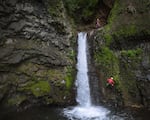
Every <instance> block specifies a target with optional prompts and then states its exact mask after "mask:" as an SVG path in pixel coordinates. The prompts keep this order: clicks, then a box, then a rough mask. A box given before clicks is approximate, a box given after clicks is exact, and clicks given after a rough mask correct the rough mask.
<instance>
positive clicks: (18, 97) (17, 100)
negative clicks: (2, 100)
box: [7, 95, 27, 106]
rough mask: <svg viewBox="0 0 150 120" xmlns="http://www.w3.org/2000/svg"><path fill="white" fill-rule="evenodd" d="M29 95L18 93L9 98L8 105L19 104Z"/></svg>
mask: <svg viewBox="0 0 150 120" xmlns="http://www.w3.org/2000/svg"><path fill="white" fill-rule="evenodd" d="M26 99H27V97H26V96H25V95H16V96H12V97H11V98H9V99H8V101H7V105H8V106H14V105H15V106H19V105H20V104H21V103H22V102H23V101H25V100H26Z"/></svg>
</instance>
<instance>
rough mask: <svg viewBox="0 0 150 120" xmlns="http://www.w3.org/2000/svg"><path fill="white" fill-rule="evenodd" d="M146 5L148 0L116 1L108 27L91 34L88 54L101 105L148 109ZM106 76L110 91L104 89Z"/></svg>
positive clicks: (149, 39) (149, 60)
mask: <svg viewBox="0 0 150 120" xmlns="http://www.w3.org/2000/svg"><path fill="white" fill-rule="evenodd" d="M148 6H149V1H148V0H146V1H136V0H132V1H123V0H116V1H115V4H114V6H113V8H112V10H111V13H110V16H109V19H108V24H107V25H106V26H105V27H104V28H100V29H98V30H96V31H95V32H91V38H90V40H91V41H92V42H91V43H92V44H93V47H92V50H91V51H92V52H91V55H92V58H93V59H92V60H93V61H94V65H95V66H96V71H97V76H98V77H99V79H100V83H99V85H100V88H101V91H102V94H103V99H104V101H103V102H107V103H109V102H110V103H111V104H114V106H133V107H141V106H144V107H147V108H150V98H149V96H150V93H149V89H150V82H149V76H150V67H149V66H150V54H149V52H150V31H149V28H150V24H149V21H150V12H149V11H150V10H149V9H150V8H149V7H148ZM92 36H93V37H92ZM110 76H114V79H115V87H114V89H113V90H109V89H108V88H107V87H106V80H107V78H108V77H110ZM101 97H102V96H101Z"/></svg>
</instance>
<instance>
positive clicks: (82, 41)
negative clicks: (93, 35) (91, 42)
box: [76, 33, 91, 107]
mask: <svg viewBox="0 0 150 120" xmlns="http://www.w3.org/2000/svg"><path fill="white" fill-rule="evenodd" d="M86 36H87V33H79V34H78V59H77V60H78V63H77V70H78V72H77V80H76V86H77V97H76V101H77V102H78V103H79V105H80V106H83V107H87V106H90V105H91V100H90V88H89V79H88V74H87V72H88V68H87V55H86Z"/></svg>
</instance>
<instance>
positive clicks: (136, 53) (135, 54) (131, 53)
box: [121, 48, 142, 58]
mask: <svg viewBox="0 0 150 120" xmlns="http://www.w3.org/2000/svg"><path fill="white" fill-rule="evenodd" d="M141 53H142V49H140V48H137V49H133V50H123V51H121V55H122V56H126V57H128V58H136V57H138V56H139V55H141Z"/></svg>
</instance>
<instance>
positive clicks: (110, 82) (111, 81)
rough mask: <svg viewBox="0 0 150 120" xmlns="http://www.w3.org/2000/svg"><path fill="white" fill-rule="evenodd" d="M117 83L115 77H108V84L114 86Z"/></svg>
mask: <svg viewBox="0 0 150 120" xmlns="http://www.w3.org/2000/svg"><path fill="white" fill-rule="evenodd" d="M114 84H115V82H114V80H113V77H110V78H108V79H107V86H111V87H113V86H114Z"/></svg>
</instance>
